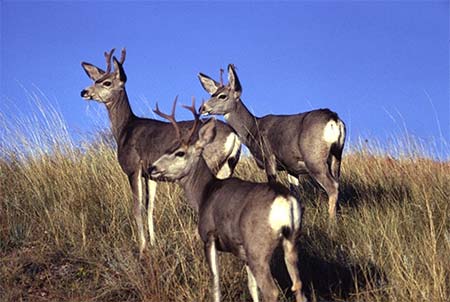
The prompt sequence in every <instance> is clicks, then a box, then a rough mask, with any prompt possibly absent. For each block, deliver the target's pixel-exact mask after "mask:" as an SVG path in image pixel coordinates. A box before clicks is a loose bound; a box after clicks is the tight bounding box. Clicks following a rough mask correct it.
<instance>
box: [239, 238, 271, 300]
mask: <svg viewBox="0 0 450 302" xmlns="http://www.w3.org/2000/svg"><path fill="white" fill-rule="evenodd" d="M246 242H247V243H248V244H247V245H246V247H245V249H246V254H247V259H248V266H249V268H250V270H251V273H252V274H253V276H254V277H255V280H256V283H257V285H258V288H259V289H260V291H261V295H262V298H263V301H265V302H275V301H277V299H278V294H279V290H278V287H277V286H276V284H275V281H274V280H273V277H272V273H271V271H270V259H271V257H272V254H273V251H274V249H275V247H276V246H277V244H278V242H279V241H278V239H274V238H270V237H269V238H267V239H266V240H264V241H262V242H264V243H263V244H255V242H254V241H251V240H250V241H246Z"/></svg>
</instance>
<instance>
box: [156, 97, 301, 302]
mask: <svg viewBox="0 0 450 302" xmlns="http://www.w3.org/2000/svg"><path fill="white" fill-rule="evenodd" d="M183 107H184V108H186V109H188V110H189V111H191V112H192V114H193V115H194V120H195V121H197V122H196V123H194V124H193V125H192V128H191V129H190V130H188V131H187V133H186V132H184V133H183V132H182V129H181V127H179V123H177V121H176V119H175V107H173V109H172V113H171V114H170V115H169V114H166V113H163V112H161V111H160V110H159V108H158V107H156V109H155V110H154V112H155V113H156V114H158V115H159V116H161V117H163V118H165V119H167V120H169V121H170V122H171V123H172V125H173V127H174V129H175V134H176V135H175V138H174V139H173V141H172V143H171V144H167V145H166V150H167V151H166V152H165V153H164V155H162V156H161V157H160V158H159V159H157V160H156V161H155V162H153V165H152V166H151V167H150V168H149V172H148V173H149V174H150V177H151V178H153V179H157V180H166V181H176V182H178V183H180V184H181V186H182V188H183V190H184V193H185V196H186V199H187V200H188V201H189V203H190V204H191V205H195V206H194V209H195V210H196V211H197V212H198V233H199V236H200V238H201V240H202V241H203V244H204V253H205V256H206V260H207V263H208V266H209V270H210V272H211V273H212V277H213V282H212V291H213V299H214V301H215V302H219V301H220V300H221V292H220V282H219V281H220V280H219V279H220V278H219V264H218V251H221V252H226V253H232V254H233V255H234V256H236V257H238V258H239V259H240V260H242V261H243V262H244V263H245V268H246V271H247V275H248V288H249V291H250V295H251V297H252V299H253V301H259V294H260V293H259V291H258V289H259V290H260V292H261V295H262V298H263V301H266V302H273V301H277V297H278V295H279V290H278V288H277V286H276V284H275V281H274V279H273V277H272V275H271V271H270V259H271V257H272V254H273V253H274V250H275V248H277V247H278V246H279V245H282V248H283V251H284V260H285V263H286V267H287V269H288V273H289V276H290V278H291V281H292V287H291V290H292V291H293V292H294V294H295V298H296V301H297V302H306V301H307V300H306V297H305V295H304V294H303V293H302V282H301V280H300V275H299V269H298V253H297V246H298V238H299V236H300V231H301V222H302V214H303V206H302V204H301V203H300V201H299V200H297V199H296V198H295V196H293V195H292V194H291V193H290V191H289V189H287V188H286V187H284V186H282V185H281V184H280V183H277V182H271V183H255V182H250V181H245V180H241V179H239V178H235V177H230V178H227V179H218V178H217V177H215V175H214V173H212V171H211V170H210V169H209V167H208V165H207V164H206V158H205V153H204V151H205V150H206V148H207V146H208V144H210V143H211V142H212V141H213V140H214V137H215V136H216V135H217V125H218V122H217V121H216V120H215V119H214V118H210V119H209V120H207V121H206V122H204V123H203V124H201V123H200V122H199V116H200V115H199V113H198V112H197V111H196V108H195V101H194V100H193V101H192V105H191V106H183Z"/></svg>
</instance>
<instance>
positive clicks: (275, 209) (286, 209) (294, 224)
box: [269, 196, 301, 232]
mask: <svg viewBox="0 0 450 302" xmlns="http://www.w3.org/2000/svg"><path fill="white" fill-rule="evenodd" d="M300 220H301V213H300V208H299V204H298V201H297V199H295V198H294V197H293V196H289V197H288V198H285V197H283V196H278V197H277V198H275V200H274V201H273V203H272V206H271V207H270V214H269V224H270V226H271V228H272V229H273V230H274V231H275V232H279V231H281V229H282V228H283V227H289V228H290V229H291V230H296V229H298V228H299V227H300Z"/></svg>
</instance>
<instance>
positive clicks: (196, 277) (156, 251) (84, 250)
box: [0, 112, 450, 302]
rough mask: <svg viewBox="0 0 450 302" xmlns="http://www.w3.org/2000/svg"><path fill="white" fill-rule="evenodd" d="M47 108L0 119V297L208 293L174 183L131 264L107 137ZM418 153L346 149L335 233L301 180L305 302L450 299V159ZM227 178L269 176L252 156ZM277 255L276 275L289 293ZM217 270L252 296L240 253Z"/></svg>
mask: <svg viewBox="0 0 450 302" xmlns="http://www.w3.org/2000/svg"><path fill="white" fill-rule="evenodd" d="M53 115H54V116H53ZM53 115H52V118H51V119H50V118H49V119H48V120H53V122H51V123H50V122H46V123H44V124H42V123H40V124H39V125H35V124H34V122H33V121H30V122H29V123H24V122H23V121H20V123H19V122H16V123H9V124H6V122H5V125H4V131H3V136H2V140H1V145H0V148H1V149H0V155H1V157H0V300H1V301H206V300H210V299H211V293H210V286H209V285H210V274H209V271H208V268H207V266H206V261H205V260H204V257H203V247H202V244H201V242H200V240H199V238H198V235H197V230H196V221H197V217H196V215H195V213H194V212H193V211H192V210H191V209H190V208H189V207H188V206H187V203H186V202H185V200H184V196H183V192H182V190H181V189H180V188H179V187H178V186H177V185H175V184H167V183H161V184H160V185H159V186H158V189H157V197H156V210H155V224H156V236H157V242H156V245H155V246H154V247H152V248H151V249H150V252H149V255H148V257H147V258H146V259H145V260H144V261H139V260H138V257H137V254H138V251H137V246H138V244H137V242H138V240H137V234H136V228H135V225H134V219H133V215H132V207H131V205H132V204H131V194H130V189H129V187H128V183H127V180H126V177H125V175H124V174H123V173H122V171H121V169H120V167H119V165H118V163H117V161H116V154H115V150H114V148H113V147H112V145H111V143H110V142H109V141H108V139H105V137H107V136H105V135H97V136H93V137H91V138H90V139H89V140H85V141H84V142H82V143H77V144H75V143H74V142H73V141H72V139H71V138H70V137H69V136H68V134H67V131H66V130H65V129H66V126H65V123H64V121H63V119H62V118H61V116H60V115H58V113H57V112H54V113H53ZM56 129H63V130H62V131H60V130H56ZM400 145H401V144H399V146H400ZM408 146H410V145H408ZM408 146H407V147H408ZM401 148H402V150H406V149H407V148H406V149H405V147H404V146H403V145H402V147H401ZM414 150H415V151H414V152H403V153H402V152H398V151H399V150H395V152H392V154H396V156H395V157H394V156H392V155H389V154H390V153H389V150H388V151H386V149H385V148H384V149H383V151H382V152H379V150H378V149H377V148H375V147H371V146H367V145H364V146H363V145H357V146H351V147H349V148H347V149H346V154H345V158H344V162H343V168H342V177H341V196H340V213H339V220H338V226H337V228H336V229H335V230H334V231H332V230H330V229H329V226H328V222H327V211H326V208H327V206H326V195H325V193H323V192H322V191H321V190H320V189H318V188H317V186H315V185H313V184H312V181H311V180H310V179H308V178H305V180H304V181H303V182H302V185H301V187H300V191H301V196H302V199H303V202H304V203H305V206H306V212H305V215H304V223H303V227H304V231H303V234H304V235H303V236H302V238H301V240H300V242H299V247H300V252H299V253H300V271H301V277H302V280H303V283H304V287H305V290H306V292H307V295H308V297H309V298H310V300H311V301H375V302H376V301H442V302H444V301H449V299H450V294H449V291H450V289H449V284H450V257H449V255H450V233H449V225H450V224H449V217H450V215H449V213H450V209H449V197H448V196H449V195H450V163H449V162H445V161H434V160H432V159H430V158H429V157H427V156H426V155H424V154H425V153H424V152H421V151H420V150H417V148H416V146H415V147H414ZM400 151H401V150H400ZM236 175H237V176H238V177H241V178H244V179H251V180H256V181H264V180H265V176H264V173H263V172H262V171H260V170H258V169H257V168H256V165H255V164H254V162H253V161H252V160H251V159H250V158H244V159H243V160H241V161H240V163H239V165H238V168H237V171H236ZM280 177H281V179H282V180H283V181H286V175H284V174H280ZM256 235H257V234H255V236H256ZM280 257H281V256H280V254H279V252H278V251H277V252H276V253H275V255H274V259H273V263H272V264H273V272H274V274H275V275H276V276H277V278H278V281H279V284H280V287H281V288H284V289H285V288H288V286H289V284H288V282H287V281H286V280H287V279H286V277H287V275H286V271H285V268H284V267H283V265H282V264H280V263H282V262H280V261H279V260H280ZM220 269H221V284H222V291H223V296H224V301H250V300H251V298H250V295H249V293H248V290H247V288H246V282H247V281H246V275H245V270H244V269H243V266H242V263H240V262H239V261H237V260H236V259H234V258H233V257H231V256H229V255H227V254H221V256H220ZM281 299H282V300H283V301H289V300H290V299H292V297H289V294H286V296H285V297H281Z"/></svg>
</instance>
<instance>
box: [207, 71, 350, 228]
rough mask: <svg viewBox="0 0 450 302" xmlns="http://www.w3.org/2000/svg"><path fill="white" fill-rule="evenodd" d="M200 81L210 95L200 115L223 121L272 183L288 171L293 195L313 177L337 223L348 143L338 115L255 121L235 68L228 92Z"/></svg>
mask: <svg viewBox="0 0 450 302" xmlns="http://www.w3.org/2000/svg"><path fill="white" fill-rule="evenodd" d="M199 79H200V83H201V84H202V86H203V88H204V89H205V90H206V91H207V92H208V93H209V94H210V95H211V98H210V99H209V100H208V101H207V102H206V103H205V104H204V105H203V106H202V107H201V109H200V111H201V113H202V114H218V115H224V117H225V119H226V121H227V122H228V124H229V125H231V127H233V128H234V130H235V131H236V132H237V133H238V135H239V137H240V139H241V141H242V143H243V144H245V145H246V146H247V147H248V148H249V150H250V152H251V153H252V155H253V156H254V157H255V159H256V161H257V163H258V166H259V167H260V168H265V170H266V174H267V177H268V179H269V181H272V180H274V179H276V170H286V171H287V172H288V175H289V182H290V183H291V189H292V188H293V187H294V186H298V185H299V179H298V178H299V176H300V175H302V174H309V175H310V176H311V177H312V178H313V179H314V180H316V181H317V183H319V184H320V186H322V188H323V189H325V191H326V192H327V194H328V212H329V217H330V219H332V220H334V218H335V216H336V204H337V199H338V192H339V190H338V189H339V183H338V180H339V174H340V166H341V158H342V150H343V148H344V141H345V125H344V123H343V122H342V120H341V119H339V117H338V115H337V114H336V113H335V112H332V111H330V110H328V109H318V110H313V111H309V112H304V113H299V114H293V115H266V116H263V117H255V116H254V115H253V114H252V113H250V111H249V110H248V109H247V107H245V105H244V103H243V102H242V101H241V92H242V86H241V84H240V82H239V79H238V76H237V74H236V71H235V68H234V66H233V65H232V64H230V65H229V66H228V84H227V85H225V86H224V85H222V84H221V83H218V82H216V81H214V80H213V79H211V78H210V77H208V76H206V75H204V74H202V73H200V74H199Z"/></svg>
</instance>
